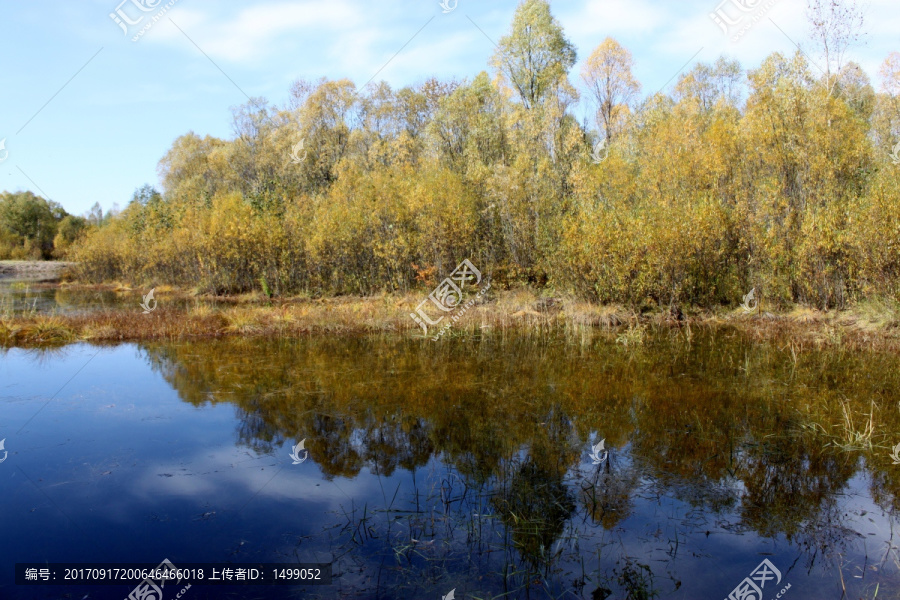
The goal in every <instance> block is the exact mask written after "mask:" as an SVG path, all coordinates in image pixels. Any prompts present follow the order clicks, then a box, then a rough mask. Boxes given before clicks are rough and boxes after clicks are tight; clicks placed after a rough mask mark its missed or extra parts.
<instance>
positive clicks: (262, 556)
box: [0, 330, 900, 600]
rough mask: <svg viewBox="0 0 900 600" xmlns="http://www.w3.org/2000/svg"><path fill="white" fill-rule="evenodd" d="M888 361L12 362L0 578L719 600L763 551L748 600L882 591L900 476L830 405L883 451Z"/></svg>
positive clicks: (150, 351)
mask: <svg viewBox="0 0 900 600" xmlns="http://www.w3.org/2000/svg"><path fill="white" fill-rule="evenodd" d="M897 366H898V360H897V357H896V356H893V355H888V354H879V353H874V352H872V353H860V354H848V353H843V352H840V351H833V350H816V349H811V348H810V349H802V350H801V351H799V353H798V351H797V349H796V348H795V350H794V353H793V354H792V352H791V350H790V349H789V347H788V346H787V345H783V344H777V343H772V344H759V343H750V342H748V341H746V340H744V339H743V338H742V337H741V336H740V335H738V334H737V333H729V332H727V331H723V332H719V333H709V332H701V333H696V332H695V333H694V334H693V335H692V336H688V335H685V332H681V331H675V330H672V331H669V330H663V331H658V332H656V333H655V334H654V335H653V336H651V338H650V339H649V341H648V342H647V344H646V345H645V346H644V347H641V348H638V349H631V350H629V349H625V348H623V347H622V346H621V345H617V344H616V343H615V341H614V339H612V338H611V337H608V336H604V335H600V334H595V335H593V337H583V336H582V335H581V334H579V335H572V336H566V335H564V334H560V335H559V336H556V337H542V338H537V337H532V336H526V335H523V336H512V337H504V336H499V335H497V336H495V337H486V338H483V339H476V340H468V341H465V340H458V339H456V340H454V339H448V340H445V341H442V342H440V343H433V342H430V341H423V340H410V339H404V338H399V337H371V338H339V339H338V338H325V337H320V338H313V339H300V340H290V341H273V340H264V339H260V340H252V341H247V340H239V339H228V340H215V341H203V342H196V343H153V344H141V345H132V344H123V345H118V346H107V347H98V346H91V345H73V346H68V347H66V348H64V349H61V350H54V351H45V352H36V351H24V350H10V351H7V352H6V353H5V354H4V355H3V356H2V358H0V438H6V450H7V451H8V452H9V456H8V459H7V460H5V461H4V462H3V463H0V511H2V514H3V519H2V520H0V539H3V540H4V543H3V544H2V547H0V563H2V564H4V565H12V564H13V563H15V562H42V561H43V562H147V563H154V564H156V563H159V562H160V561H162V559H163V558H168V559H169V560H171V561H172V562H173V563H175V564H176V565H177V564H179V563H180V562H183V563H188V562H220V563H225V562H236V563H237V562H240V563H248V562H269V563H271V562H284V563H291V562H304V561H306V562H333V565H334V567H333V573H334V583H333V585H331V586H329V587H320V588H316V587H308V588H234V589H229V588H223V587H209V586H207V587H203V586H194V587H193V588H192V589H191V590H189V592H188V594H186V595H185V598H198V599H199V598H301V597H302V598H372V599H375V598H435V599H439V598H441V597H442V596H444V595H446V594H447V593H448V592H449V591H450V590H451V589H455V597H456V598H500V597H503V598H589V599H598V598H599V599H604V598H609V599H626V598H627V599H645V598H648V599H649V598H673V599H706V598H710V599H722V598H727V597H728V595H729V594H730V593H731V592H732V590H733V589H735V587H736V586H738V584H740V583H741V581H742V580H744V578H745V577H748V576H749V575H750V573H751V572H752V571H753V570H754V569H755V568H756V567H757V566H758V565H759V564H760V563H761V562H762V561H763V559H768V560H769V561H770V562H771V564H772V565H773V566H775V567H776V568H777V569H778V570H779V571H780V575H781V581H780V582H778V584H777V585H776V583H775V582H773V581H769V582H767V585H766V586H765V588H764V598H766V600H768V599H769V598H774V597H775V596H776V594H777V593H778V592H779V591H780V590H781V589H783V588H784V587H785V586H787V585H788V584H790V589H789V590H788V591H787V592H786V593H785V594H784V595H783V596H782V597H783V598H787V599H788V600H800V599H821V598H840V597H841V594H842V586H846V589H847V596H846V597H848V598H875V597H877V598H878V599H882V598H898V597H900V572H898V560H900V555H898V549H897V547H896V542H895V541H894V538H893V528H894V527H895V525H896V524H897V512H896V507H897V504H898V500H897V494H898V492H900V465H894V464H892V460H891V459H890V457H889V449H882V448H880V447H879V448H875V449H874V450H871V451H856V450H852V449H846V448H840V447H838V446H837V445H835V437H834V436H833V435H832V434H834V433H835V432H839V431H840V429H835V428H834V425H835V424H839V423H840V422H841V415H840V414H832V413H831V412H829V409H826V408H822V407H828V406H832V405H836V406H840V403H839V402H840V401H843V402H848V403H864V404H865V405H867V406H868V405H869V404H870V403H871V402H875V403H877V404H878V406H880V407H883V408H884V410H881V411H880V412H879V413H878V414H879V431H882V430H884V429H885V428H887V429H888V430H889V431H891V432H898V433H897V436H898V438H900V407H898V405H897V402H898V399H900V394H897V390H898V389H900V385H898V369H897ZM48 400H49V402H48ZM832 401H834V402H832ZM301 440H305V448H306V449H307V450H308V452H309V454H308V459H307V460H305V461H303V462H302V463H301V464H292V463H293V460H292V459H291V456H290V454H291V448H292V446H294V445H295V444H297V443H298V442H300V441H301ZM600 440H605V444H604V446H605V451H606V452H608V454H604V453H603V452H599V453H598V454H597V456H598V457H599V458H602V461H600V464H594V462H596V461H595V460H592V458H591V449H592V447H593V446H595V445H596V444H597V443H598V442H599V441H600ZM897 441H900V439H897V440H896V441H895V443H896V442H897ZM842 581H843V583H842ZM876 590H877V596H876ZM128 592H129V588H116V587H94V588H90V587H78V588H74V589H66V588H49V587H48V588H23V587H18V588H17V587H16V586H15V585H13V584H12V577H11V569H7V570H6V571H4V572H3V573H2V576H0V597H2V598H11V599H25V598H28V599H44V598H54V599H56V598H77V599H81V598H82V597H85V596H86V597H87V598H91V599H93V598H98V599H105V598H110V599H112V598H116V599H121V598H124V597H125V596H126V594H127V593H128ZM167 600H168V599H167ZM754 600H757V599H754Z"/></svg>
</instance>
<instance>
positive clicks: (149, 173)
mask: <svg viewBox="0 0 900 600" xmlns="http://www.w3.org/2000/svg"><path fill="white" fill-rule="evenodd" d="M121 1H122V0H79V1H78V2H62V1H58V0H50V1H42V2H25V1H23V0H6V1H5V2H3V3H2V4H0V40H2V47H3V49H4V51H3V57H2V59H0V90H2V93H0V140H3V139H5V140H6V142H5V146H6V151H7V152H8V155H7V154H5V153H4V152H3V151H0V159H4V157H6V158H5V160H2V162H0V190H8V191H17V190H25V189H30V190H32V191H35V192H36V193H39V194H41V195H43V196H45V197H48V198H51V199H53V200H55V201H57V202H59V203H61V204H62V205H63V206H64V207H65V208H66V210H68V211H69V212H72V213H75V214H81V213H83V212H85V211H86V210H88V209H89V208H90V206H91V205H92V204H93V203H94V202H100V204H101V205H102V206H103V207H104V208H109V207H111V206H112V205H113V203H116V202H117V203H118V204H119V205H120V206H121V207H124V206H125V204H127V202H128V200H129V199H130V197H131V194H132V193H133V191H134V190H135V188H137V187H140V186H141V185H143V184H144V183H150V184H153V185H157V184H158V176H157V171H156V165H157V162H158V161H159V159H160V158H161V157H162V156H163V154H164V153H165V152H166V150H167V149H168V148H169V147H170V145H171V143H172V141H173V140H174V139H175V138H176V137H178V136H179V135H182V134H184V133H187V132H188V131H194V132H196V133H198V134H200V135H206V134H210V135H214V136H219V137H226V138H227V137H230V136H231V112H230V108H231V107H234V106H237V105H239V104H242V103H244V102H246V101H247V96H245V94H246V95H249V96H252V97H257V96H263V97H265V98H267V99H268V100H270V101H271V102H274V103H276V104H279V105H281V104H283V103H284V102H285V101H286V99H287V96H288V89H289V86H290V84H291V82H292V81H294V80H295V79H297V78H307V79H317V78H319V77H323V76H324V77H328V78H330V79H339V78H342V77H348V78H350V79H352V80H353V81H354V82H355V83H356V84H357V85H362V84H364V83H365V82H366V81H368V80H369V79H370V78H372V77H373V76H375V75H376V73H377V76H376V80H385V81H387V82H388V83H390V84H391V85H392V86H394V87H400V86H403V85H408V84H415V83H418V82H421V81H423V80H424V79H426V78H427V77H430V76H437V77H439V78H442V79H448V78H457V79H461V78H464V77H469V78H471V77H473V76H474V75H476V74H477V73H478V72H479V71H481V70H485V69H487V68H488V67H487V62H488V57H489V56H490V54H491V52H492V50H493V45H492V43H491V41H489V40H488V39H487V37H486V36H489V37H490V38H492V39H493V40H494V41H496V40H498V39H499V38H500V37H501V36H502V35H504V34H505V33H506V31H507V29H508V26H509V23H510V21H511V19H512V15H513V13H514V11H515V8H516V5H517V1H516V0H502V1H481V2H476V1H475V0H456V3H455V8H454V9H453V10H452V11H450V12H447V13H444V12H443V9H442V7H441V6H440V4H439V0H401V1H396V2H373V1H371V0H327V1H322V0H308V1H304V0H299V1H292V2H286V1H276V0H273V1H269V0H260V1H256V2H248V1H246V0H245V1H240V2H239V1H237V0H165V1H163V0H143V2H144V5H145V6H150V7H153V10H150V11H148V12H142V11H141V10H139V9H138V8H136V6H135V4H133V2H134V3H140V2H141V1H142V0H126V2H125V3H124V4H121V5H120V4H119V3H120V2H121ZM721 1H722V0H568V1H565V0H554V1H553V2H552V6H553V12H554V14H555V15H556V17H557V18H558V19H559V20H560V22H561V23H562V25H563V27H564V28H565V30H566V34H567V36H568V37H569V39H570V40H572V42H573V43H574V44H575V45H576V47H577V49H578V58H579V63H580V61H581V60H583V59H584V58H586V57H587V56H588V55H589V54H590V52H591V50H592V49H593V48H594V47H595V46H596V45H597V44H599V43H600V42H601V41H602V40H603V39H604V38H605V37H606V36H613V37H615V38H616V39H618V40H619V42H621V43H622V44H623V45H624V46H625V47H627V48H628V49H629V50H631V52H632V53H633V54H634V58H635V61H636V67H635V74H636V76H637V77H638V79H639V80H640V81H641V83H642V84H643V94H644V95H647V94H651V93H654V92H656V91H657V90H658V89H660V88H662V87H663V86H665V85H667V83H668V82H669V80H670V79H671V78H672V77H673V76H675V75H676V74H677V73H678V72H679V69H681V68H682V66H683V65H685V63H689V64H688V65H687V67H686V68H687V69H689V68H690V66H691V65H692V64H694V63H696V62H700V61H702V62H711V61H714V60H715V59H716V58H717V57H718V56H720V55H727V56H729V57H731V58H736V59H738V60H740V61H741V63H742V65H743V66H744V67H745V68H748V67H755V66H757V65H758V64H759V63H760V61H761V60H762V59H763V58H764V57H765V56H767V55H768V54H770V53H772V52H775V51H781V52H785V53H790V52H793V51H794V49H795V47H794V45H793V44H792V42H791V40H793V41H794V42H797V43H800V44H801V45H802V46H804V49H807V50H808V51H809V53H810V56H811V57H812V58H814V59H816V60H817V59H818V58H817V56H816V55H815V52H814V50H813V49H812V48H811V47H810V46H809V45H808V44H806V43H805V41H806V40H807V33H808V30H807V25H806V21H805V17H804V11H805V6H806V1H805V0H759V1H761V2H762V3H763V4H771V7H770V8H769V9H768V12H767V13H766V14H765V16H764V17H763V18H761V19H759V21H758V23H756V24H755V25H754V26H753V27H752V29H750V30H749V31H748V32H747V33H745V34H744V35H743V37H742V38H741V39H740V40H739V41H737V42H734V41H731V40H730V39H729V37H728V36H727V35H726V34H725V33H724V32H723V31H722V29H720V28H719V26H718V25H716V23H714V22H713V20H712V19H711V18H710V13H712V12H714V11H716V10H717V8H720V5H719V2H721ZM726 1H727V2H729V4H726V5H725V6H724V7H723V8H722V10H723V11H725V14H727V15H729V16H732V15H733V16H735V17H736V16H737V14H736V13H735V11H734V7H733V6H732V5H731V4H730V2H731V1H732V0H726ZM733 1H735V2H738V1H744V2H745V3H749V4H754V2H756V1H757V0H733ZM170 2H174V4H173V5H172V6H171V7H170V8H168V10H167V11H166V13H165V14H164V15H162V17H161V18H160V19H159V20H158V21H157V22H156V23H155V24H154V25H153V26H152V27H151V28H150V29H149V30H147V31H145V33H144V35H143V36H142V37H140V38H139V39H138V41H132V38H133V36H134V35H135V34H136V33H137V32H138V31H139V30H140V28H141V27H142V26H145V25H146V24H147V23H148V22H150V20H151V18H152V17H153V16H154V15H156V14H157V13H158V12H159V11H160V10H163V9H164V7H165V6H167V5H168V4H169V3H170ZM446 2H448V6H450V7H452V6H454V0H446ZM157 3H158V5H157ZM117 8H119V10H120V14H121V15H124V16H126V17H127V18H128V19H130V20H132V21H137V19H138V18H139V17H140V16H142V15H143V20H142V21H141V22H140V23H138V24H136V25H134V26H131V27H130V28H129V33H128V35H127V36H126V34H125V33H124V32H123V30H122V29H120V27H119V25H117V24H116V23H115V21H114V20H113V19H112V18H111V17H110V14H111V13H114V12H115V11H116V9H117ZM747 22H749V20H748V21H747ZM476 25H477V27H476ZM423 26H424V29H423ZM179 28H180V30H179ZM479 28H480V29H481V30H483V33H482V31H479ZM779 28H780V29H779ZM417 31H418V34H417V35H415V37H413V36H414V34H416V32H417ZM866 31H867V33H868V35H867V36H866V43H865V45H864V46H862V47H860V48H856V49H854V50H852V51H851V53H850V56H849V58H850V59H852V60H855V61H857V62H859V63H860V64H861V65H862V66H863V68H864V69H865V70H866V72H867V73H868V74H869V76H870V77H871V78H872V80H873V83H874V84H876V87H877V82H878V77H877V71H878V68H879V66H880V64H881V62H882V61H883V60H884V59H885V58H886V57H887V55H888V54H889V53H890V52H891V51H900V3H898V2H897V0H868V6H867V23H866ZM411 38H413V39H411ZM404 44H406V45H405V47H404ZM401 48H402V50H401ZM395 54H396V56H395ZM392 57H393V59H392ZM213 63H215V64H213ZM579 68H580V64H579V65H576V67H575V69H574V70H573V73H572V80H573V82H574V83H576V84H578V83H579V78H578V76H577V73H578V69H579ZM379 70H380V71H379ZM669 85H671V83H669ZM583 113H584V108H583V107H582V108H579V114H583Z"/></svg>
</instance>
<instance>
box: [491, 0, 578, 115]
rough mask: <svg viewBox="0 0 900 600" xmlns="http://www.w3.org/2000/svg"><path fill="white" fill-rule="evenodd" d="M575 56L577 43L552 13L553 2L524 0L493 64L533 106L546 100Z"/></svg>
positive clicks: (509, 83) (501, 42) (529, 105)
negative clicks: (564, 32) (573, 41)
mask: <svg viewBox="0 0 900 600" xmlns="http://www.w3.org/2000/svg"><path fill="white" fill-rule="evenodd" d="M575 59H576V54H575V47H574V46H573V45H572V43H571V42H570V41H569V40H567V39H566V37H565V35H564V34H563V29H562V26H561V25H560V24H559V21H557V20H556V18H555V17H554V16H553V15H552V14H550V4H549V3H548V2H547V1H546V0H524V1H523V2H522V3H521V4H519V7H518V8H517V9H516V14H515V16H514V17H513V22H512V27H511V30H510V32H509V35H506V36H504V37H502V38H500V44H499V45H498V47H497V50H496V52H494V55H493V56H492V57H491V66H493V67H494V68H495V69H496V70H497V72H498V74H499V76H500V79H501V81H502V82H503V83H504V84H506V85H508V86H509V87H511V88H512V89H513V90H515V92H516V93H517V94H518V95H519V98H520V99H521V100H522V104H524V105H525V107H526V108H529V109H531V108H534V107H536V106H538V105H540V104H542V103H543V101H544V100H545V99H546V98H547V97H548V95H549V94H550V93H551V92H552V91H553V90H554V89H555V88H556V87H557V83H558V81H559V80H560V79H561V78H563V77H565V76H566V75H567V74H568V72H569V69H571V68H572V65H574V64H575Z"/></svg>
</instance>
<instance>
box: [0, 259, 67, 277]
mask: <svg viewBox="0 0 900 600" xmlns="http://www.w3.org/2000/svg"><path fill="white" fill-rule="evenodd" d="M74 264H75V263H72V262H65V261H54V260H0V279H30V280H34V281H55V280H58V279H59V278H60V277H62V273H63V271H64V270H65V269H66V267H70V266H72V265H74Z"/></svg>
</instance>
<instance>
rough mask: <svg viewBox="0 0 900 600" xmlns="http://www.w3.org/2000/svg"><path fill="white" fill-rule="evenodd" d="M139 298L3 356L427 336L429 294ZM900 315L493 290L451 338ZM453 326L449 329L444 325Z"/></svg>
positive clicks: (761, 329)
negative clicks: (751, 311)
mask: <svg viewBox="0 0 900 600" xmlns="http://www.w3.org/2000/svg"><path fill="white" fill-rule="evenodd" d="M163 289H164V288H163V286H159V287H158V288H157V290H163ZM142 291H144V290H136V291H133V292H131V294H132V295H134V296H135V297H136V299H137V301H136V302H135V303H134V307H133V308H132V307H130V306H129V307H128V308H119V309H114V310H104V311H97V312H92V313H89V314H77V315H61V316H48V315H42V314H40V313H33V312H32V313H20V314H17V315H12V314H11V313H9V312H7V313H5V314H2V315H0V346H6V347H12V346H40V345H53V344H64V343H68V342H71V341H75V340H79V339H81V340H90V341H97V342H101V341H121V340H131V341H138V340H152V339H188V338H202V337H218V336H246V337H254V336H269V337H279V336H280V337H292V336H300V335H316V334H337V335H356V334H366V333H379V332H380V333H403V334H407V335H420V336H421V335H422V331H421V330H420V329H419V327H418V326H417V325H416V324H415V322H414V321H413V320H412V319H411V318H410V316H409V315H410V313H411V312H413V311H414V310H415V308H416V306H417V305H418V304H419V303H420V302H421V301H422V299H423V298H424V297H425V293H424V292H423V293H421V294H415V293H413V294H407V295H405V296H399V295H387V294H383V295H378V296H370V297H348V296H345V297H337V298H317V299H311V298H304V297H298V298H288V299H275V300H270V299H269V298H265V297H263V296H261V295H259V294H247V295H244V296H240V297H235V296H230V297H224V298H220V297H212V296H199V297H197V296H194V295H192V294H190V293H188V292H184V293H180V292H161V294H164V295H163V296H160V295H158V296H157V298H159V299H160V302H159V305H158V308H157V309H156V310H155V311H153V312H152V313H150V314H143V313H142V312H141V311H140V310H139V309H138V308H137V304H138V303H139V297H140V294H141V292H142ZM176 300H177V301H176ZM898 315H900V309H898V308H897V305H896V304H891V303H886V302H885V303H881V304H870V305H866V306H864V307H861V308H860V309H859V310H858V311H856V312H852V311H851V312H846V311H845V312H843V313H838V312H835V311H831V312H828V313H824V312H821V311H816V310H813V309H805V308H802V307H798V308H794V309H792V310H791V311H789V312H786V313H782V314H779V315H773V314H770V313H763V314H761V315H749V316H748V315H745V314H742V313H741V312H737V313H736V312H735V311H733V310H730V309H722V310H720V311H717V312H711V313H702V314H694V315H692V316H682V315H680V311H679V315H678V318H673V313H672V311H671V310H663V311H657V312H656V313H651V314H645V315H639V314H638V313H637V312H635V311H634V310H630V309H628V308H625V307H623V306H618V305H610V306H602V305H597V304H592V303H589V302H583V301H579V300H576V299H572V298H550V297H543V296H541V295H539V294H537V293H535V292H534V291H532V290H529V289H518V290H511V291H501V292H496V293H495V292H494V290H491V291H490V293H489V294H488V295H486V296H485V297H484V298H482V299H480V300H479V302H478V303H476V304H475V305H473V306H471V307H470V308H469V309H468V310H467V311H466V312H465V314H463V315H462V316H461V318H459V319H458V320H457V321H456V322H454V323H453V327H452V329H451V330H450V331H449V332H448V333H447V334H446V335H445V336H444V337H458V336H473V335H491V334H492V332H500V333H502V332H503V331H507V330H515V331H520V332H525V333H528V334H533V335H545V334H549V333H550V332H552V331H554V330H564V331H566V332H568V333H574V334H578V335H582V336H583V335H591V334H590V332H591V331H594V330H596V329H598V328H600V329H606V330H612V331H613V332H614V333H615V334H616V335H618V337H619V339H620V340H621V343H622V344H624V345H625V346H628V347H633V346H639V345H640V344H641V342H642V338H643V336H642V335H641V333H643V332H644V331H645V328H646V326H648V325H654V326H663V327H666V326H668V327H673V328H678V330H679V331H681V330H684V329H685V328H686V327H694V328H697V327H704V328H730V329H734V330H737V331H741V332H743V333H744V334H745V335H747V336H748V337H750V338H751V339H754V340H758V341H764V340H778V339H781V340H783V339H790V340H791V341H792V343H793V344H794V345H796V347H797V348H802V347H804V346H826V347H839V348H847V349H863V348H867V349H868V348H875V347H878V348H888V349H900V327H897V324H898ZM447 322H448V320H446V319H445V320H444V321H442V323H441V325H444V324H446V323H447ZM439 329H440V326H438V327H431V328H429V332H428V335H429V336H432V335H435V334H436V333H437V331H438V330H439ZM579 332H581V333H579Z"/></svg>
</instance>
